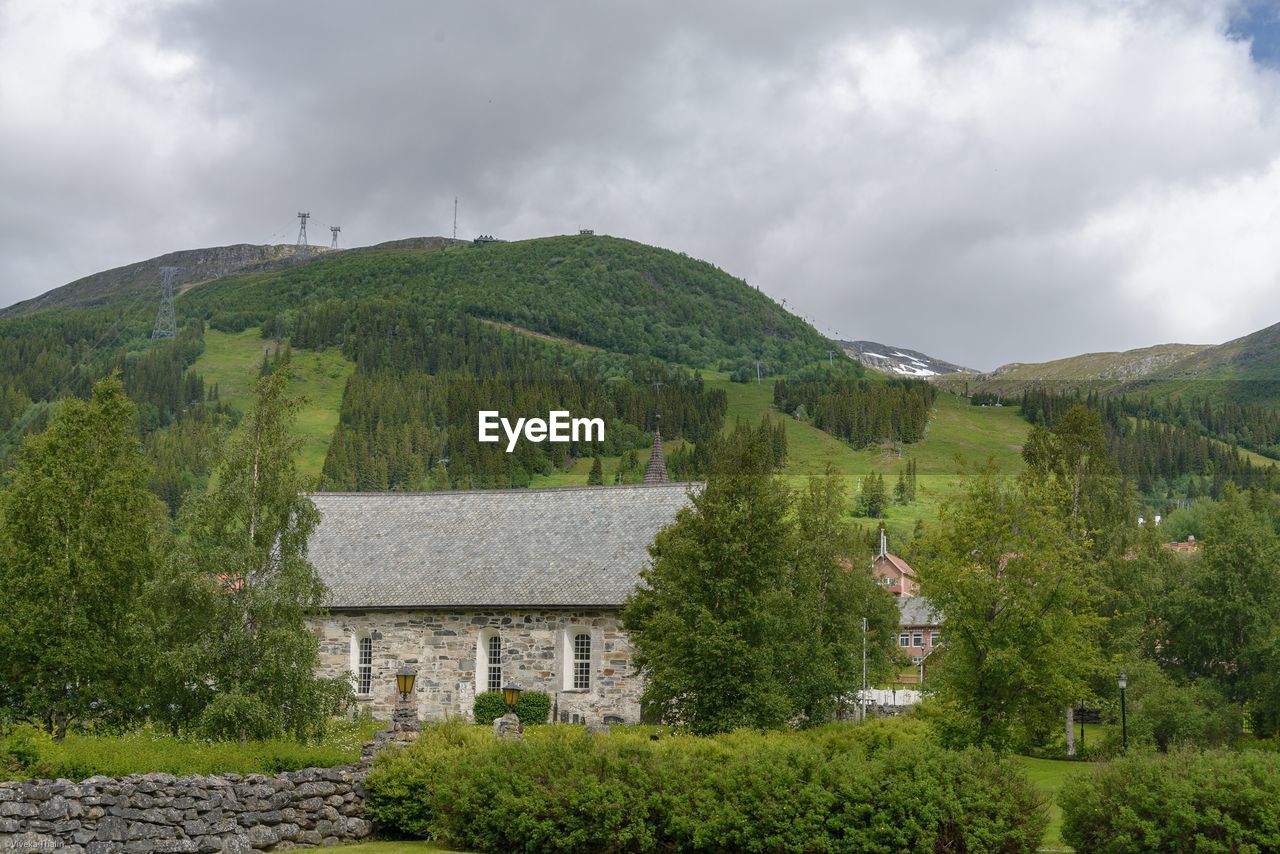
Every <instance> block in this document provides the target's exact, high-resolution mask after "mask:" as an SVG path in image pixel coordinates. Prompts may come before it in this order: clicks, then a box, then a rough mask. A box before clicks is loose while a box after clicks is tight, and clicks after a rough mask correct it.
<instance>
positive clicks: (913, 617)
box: [898, 596, 942, 626]
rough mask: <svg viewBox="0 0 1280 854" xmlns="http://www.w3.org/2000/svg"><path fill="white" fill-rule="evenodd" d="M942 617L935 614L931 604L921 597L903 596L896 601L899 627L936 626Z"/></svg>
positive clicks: (939, 623)
mask: <svg viewBox="0 0 1280 854" xmlns="http://www.w3.org/2000/svg"><path fill="white" fill-rule="evenodd" d="M941 624H942V615H941V614H938V613H935V612H934V610H933V603H931V602H930V601H929V600H928V599H926V598H925V597H923V596H903V597H901V598H899V599H898V625H899V626H937V625H941Z"/></svg>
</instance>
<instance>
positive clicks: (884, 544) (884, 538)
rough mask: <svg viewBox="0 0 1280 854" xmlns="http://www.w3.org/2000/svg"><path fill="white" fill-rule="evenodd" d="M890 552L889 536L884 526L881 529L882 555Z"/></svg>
mask: <svg viewBox="0 0 1280 854" xmlns="http://www.w3.org/2000/svg"><path fill="white" fill-rule="evenodd" d="M887 554H889V537H888V536H886V535H885V532H884V528H881V529H880V557H884V556H885V555H887Z"/></svg>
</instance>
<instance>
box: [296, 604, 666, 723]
mask: <svg viewBox="0 0 1280 854" xmlns="http://www.w3.org/2000/svg"><path fill="white" fill-rule="evenodd" d="M314 628H315V630H316V631H317V633H318V634H319V637H320V655H321V670H322V673H323V675H326V676H336V675H338V674H341V673H348V674H350V675H351V677H352V678H353V680H354V679H355V673H356V669H357V667H358V661H357V657H358V641H359V639H360V638H362V637H367V638H369V639H370V641H371V644H370V646H371V652H372V665H371V667H372V680H371V683H372V685H371V690H370V691H369V692H368V693H367V694H366V695H358V696H360V702H361V703H362V704H364V705H366V706H367V707H368V708H370V709H371V710H372V712H373V715H374V716H375V717H377V718H388V717H390V715H391V711H392V708H393V706H394V704H395V701H396V689H395V673H396V670H398V669H399V668H400V667H401V666H405V665H407V666H409V667H412V668H414V669H416V670H417V671H418V676H417V681H416V684H415V685H414V694H415V695H416V697H417V701H418V714H419V717H420V718H421V719H422V720H424V721H429V720H438V719H441V718H443V717H445V716H446V715H447V716H456V715H462V716H464V717H468V718H470V717H471V713H472V706H473V704H474V702H475V697H476V692H477V687H479V689H480V690H481V691H483V690H485V688H486V684H487V679H484V677H485V676H486V675H487V674H486V673H485V669H486V667H487V664H486V661H487V657H486V656H485V649H486V644H487V642H488V638H489V637H491V636H494V635H496V636H497V637H498V638H499V639H500V640H501V648H502V673H501V681H502V684H503V685H505V684H507V683H508V682H510V681H512V680H514V681H515V682H516V684H518V685H519V686H520V687H521V688H522V689H524V690H535V691H545V692H547V693H548V694H550V695H551V697H552V708H553V714H557V715H558V716H559V718H558V719H559V720H563V721H580V722H583V723H617V722H626V723H634V722H636V721H639V719H640V691H641V688H642V685H641V680H640V677H639V676H638V675H637V674H636V672H635V668H634V665H633V663H632V649H631V644H630V642H629V641H628V639H627V636H626V634H625V633H624V632H623V631H622V627H621V620H620V618H619V616H618V613H617V612H616V611H558V610H542V611H467V612H445V611H338V612H334V613H332V614H330V615H328V616H325V617H320V618H316V620H315V623H314ZM582 632H586V633H587V634H589V635H590V637H591V685H590V688H589V689H587V690H574V688H573V637H574V636H575V635H577V634H580V633H582ZM477 655H479V656H480V659H479V668H480V672H479V674H478V673H477ZM478 676H479V677H480V679H484V681H483V682H481V684H480V685H479V686H477V682H478V681H480V679H478Z"/></svg>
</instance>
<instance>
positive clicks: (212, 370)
mask: <svg viewBox="0 0 1280 854" xmlns="http://www.w3.org/2000/svg"><path fill="white" fill-rule="evenodd" d="M272 347H273V342H270V341H264V340H263V339H262V336H261V334H259V332H258V330H257V329H247V330H245V331H243V332H237V333H226V332H218V331H216V330H209V331H208V332H206V333H205V335H204V352H203V353H201V354H200V357H199V358H198V359H196V361H195V363H194V364H193V365H192V366H191V368H190V370H192V371H194V372H196V373H198V374H200V375H201V376H203V377H204V381H205V385H206V386H213V385H216V386H217V387H218V393H219V398H220V400H222V402H223V403H228V404H230V405H231V406H233V407H235V408H236V409H238V410H239V411H241V412H243V411H245V410H246V409H247V408H248V406H249V404H250V403H251V402H252V398H253V386H254V383H256V382H257V380H258V375H259V369H260V368H261V365H262V357H263V354H264V352H266V351H267V350H270V349H271V348H272ZM354 368H355V365H354V364H352V363H351V362H350V361H349V360H347V359H345V358H343V356H342V354H341V353H339V352H338V351H336V350H320V351H313V350H294V351H292V353H291V355H290V359H289V366H288V372H289V378H290V388H291V390H292V392H293V394H295V395H298V396H299V397H301V398H302V406H301V408H300V409H299V411H298V420H297V423H296V424H295V425H294V430H295V433H296V434H297V436H298V437H299V438H301V439H302V442H303V444H302V455H301V457H300V458H299V461H298V467H299V469H300V470H301V471H302V473H303V474H305V475H307V476H308V477H309V478H312V479H313V480H314V479H318V478H319V477H320V471H321V469H322V468H323V467H324V458H325V454H327V453H328V451H329V442H330V440H331V439H332V438H333V429H334V428H335V427H336V426H337V425H338V409H339V407H340V406H341V405H342V392H343V389H344V388H345V386H346V382H347V377H348V376H350V375H351V371H352V370H353V369H354Z"/></svg>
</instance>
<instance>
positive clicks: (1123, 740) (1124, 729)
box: [1116, 673, 1129, 753]
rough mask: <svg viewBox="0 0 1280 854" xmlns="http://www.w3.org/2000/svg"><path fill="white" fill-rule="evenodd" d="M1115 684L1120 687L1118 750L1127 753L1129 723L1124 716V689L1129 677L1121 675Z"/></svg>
mask: <svg viewBox="0 0 1280 854" xmlns="http://www.w3.org/2000/svg"><path fill="white" fill-rule="evenodd" d="M1116 684H1117V685H1119V686H1120V749H1121V750H1122V751H1124V752H1126V753H1127V752H1128V750H1129V721H1128V719H1127V717H1126V714H1125V707H1124V689H1125V688H1128V687H1129V677H1127V676H1125V675H1124V674H1123V673H1121V674H1120V676H1119V677H1118V678H1117V679H1116Z"/></svg>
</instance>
